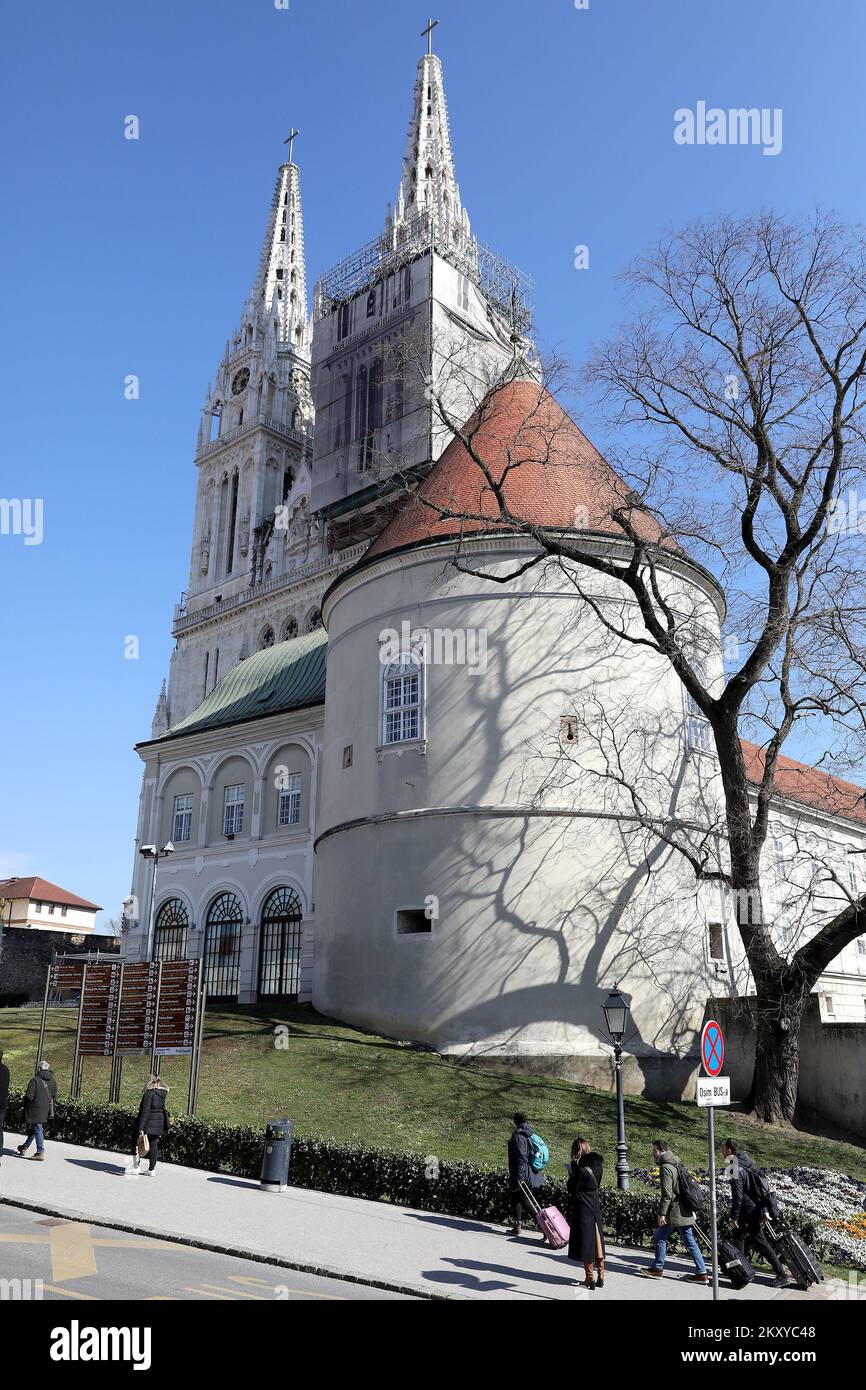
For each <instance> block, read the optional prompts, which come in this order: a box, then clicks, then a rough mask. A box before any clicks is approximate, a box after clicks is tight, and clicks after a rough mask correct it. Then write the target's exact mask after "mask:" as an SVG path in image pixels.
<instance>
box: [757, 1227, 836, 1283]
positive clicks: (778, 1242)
mask: <svg viewBox="0 0 866 1390" xmlns="http://www.w3.org/2000/svg"><path fill="white" fill-rule="evenodd" d="M763 1230H764V1231H765V1232H766V1236H767V1239H768V1240H769V1242H770V1244H771V1245H772V1247H773V1249H774V1250H775V1252H776V1254H777V1255H778V1257H779V1259H780V1260H781V1261H782V1264H785V1265H787V1266H788V1268H789V1269H790V1271H791V1273H792V1274H793V1276H794V1278H795V1279H796V1281H797V1283H798V1284H799V1285H800V1286H801V1287H802V1288H804V1289H808V1288H810V1287H811V1285H812V1284H820V1283H821V1281H822V1279H823V1278H824V1271H823V1269H822V1268H821V1266H820V1265H819V1263H818V1261H817V1260H816V1259H815V1256H814V1255H813V1254H812V1251H811V1250H810V1249H809V1247H808V1245H807V1244H806V1242H805V1241H804V1240H802V1239H801V1238H800V1236H798V1235H797V1234H796V1232H794V1231H781V1232H777V1231H776V1230H775V1228H774V1227H773V1226H771V1225H770V1222H769V1221H765V1222H764V1225H763Z"/></svg>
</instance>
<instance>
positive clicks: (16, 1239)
mask: <svg viewBox="0 0 866 1390" xmlns="http://www.w3.org/2000/svg"><path fill="white" fill-rule="evenodd" d="M0 1240H5V1241H8V1242H9V1243H10V1245H19V1244H20V1245H47V1244H48V1236H6V1235H0Z"/></svg>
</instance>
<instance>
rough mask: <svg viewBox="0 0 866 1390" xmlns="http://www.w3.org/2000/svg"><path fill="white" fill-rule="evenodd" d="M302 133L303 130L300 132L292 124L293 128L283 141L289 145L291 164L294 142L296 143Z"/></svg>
mask: <svg viewBox="0 0 866 1390" xmlns="http://www.w3.org/2000/svg"><path fill="white" fill-rule="evenodd" d="M300 133H301V132H300V131H299V130H295V127H294V126H292V128H291V130H290V131H289V133H288V135H287V136H286V138H285V140H284V141H283V144H284V145H288V147H289V163H290V164H291V162H292V146H293V145H294V143H295V141H296V139H297V138H298V136H299V135H300Z"/></svg>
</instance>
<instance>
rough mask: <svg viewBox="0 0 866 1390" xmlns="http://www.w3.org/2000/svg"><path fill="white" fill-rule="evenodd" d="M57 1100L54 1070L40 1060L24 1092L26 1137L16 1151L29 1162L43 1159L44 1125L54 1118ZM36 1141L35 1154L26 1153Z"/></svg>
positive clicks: (42, 1160)
mask: <svg viewBox="0 0 866 1390" xmlns="http://www.w3.org/2000/svg"><path fill="white" fill-rule="evenodd" d="M56 1100H57V1082H56V1081H55V1079H54V1072H53V1071H52V1070H51V1068H50V1067H49V1065H48V1063H47V1062H45V1061H42V1062H40V1063H39V1066H38V1067H37V1068H36V1075H35V1076H31V1078H30V1080H29V1082H28V1084H27V1090H26V1091H25V1093H24V1120H25V1123H26V1125H27V1137H26V1138H25V1140H24V1143H23V1144H19V1145H18V1152H19V1153H20V1155H21V1157H22V1158H24V1157H25V1156H26V1157H28V1158H29V1159H30V1160H31V1162H33V1161H38V1162H40V1163H42V1162H44V1161H45V1126H46V1125H47V1123H48V1121H49V1120H53V1118H54V1104H55V1101H56ZM34 1140H35V1142H36V1152H35V1154H28V1153H27V1150H28V1149H29V1148H30V1145H31V1144H32V1143H33V1142H34Z"/></svg>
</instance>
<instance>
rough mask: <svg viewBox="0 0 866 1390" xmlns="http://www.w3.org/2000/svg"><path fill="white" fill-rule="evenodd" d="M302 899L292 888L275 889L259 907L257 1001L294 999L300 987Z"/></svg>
mask: <svg viewBox="0 0 866 1390" xmlns="http://www.w3.org/2000/svg"><path fill="white" fill-rule="evenodd" d="M302 915H303V909H302V906H301V900H300V898H299V897H298V895H297V893H296V892H295V891H294V889H293V888H277V889H276V891H275V892H273V893H271V895H270V896H269V897H268V898H267V899H266V901H265V904H264V907H263V908H262V922H261V930H260V933H259V1002H260V1003H264V1002H266V1001H267V1000H269V999H297V997H298V992H299V990H300V985H301V917H302Z"/></svg>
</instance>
